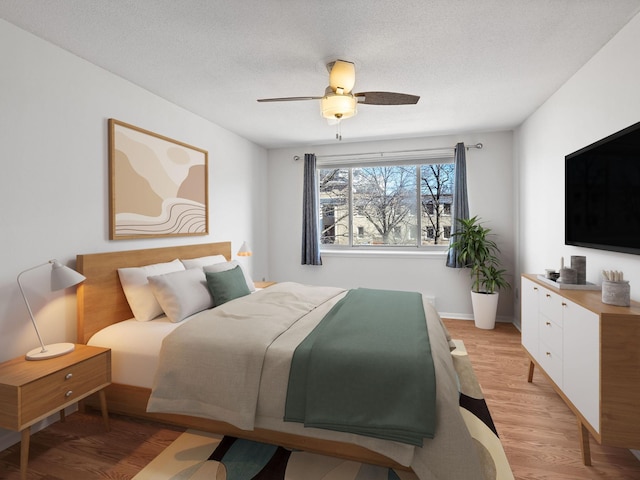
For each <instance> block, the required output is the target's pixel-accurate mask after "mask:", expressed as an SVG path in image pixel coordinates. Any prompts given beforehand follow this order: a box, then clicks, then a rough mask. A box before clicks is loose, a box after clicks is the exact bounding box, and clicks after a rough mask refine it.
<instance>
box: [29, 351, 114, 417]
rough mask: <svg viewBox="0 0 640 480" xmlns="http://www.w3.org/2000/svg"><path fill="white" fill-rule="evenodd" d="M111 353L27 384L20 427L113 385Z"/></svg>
mask: <svg viewBox="0 0 640 480" xmlns="http://www.w3.org/2000/svg"><path fill="white" fill-rule="evenodd" d="M108 362H109V355H108V352H105V353H102V354H100V355H97V356H95V357H92V358H89V359H87V360H84V361H82V362H79V363H77V364H75V365H71V366H69V367H66V368H64V369H62V370H60V371H57V372H54V373H51V374H49V375H47V376H45V377H42V378H40V379H37V380H35V381H33V382H30V383H29V384H27V385H24V387H23V389H22V394H21V398H20V403H21V408H20V409H19V410H20V412H21V418H20V419H19V423H20V425H26V424H28V423H30V422H32V421H33V420H35V419H37V418H39V417H42V416H46V415H48V414H49V413H50V412H55V411H57V410H60V406H61V405H65V404H67V403H73V402H75V401H78V400H80V399H82V398H83V397H84V396H86V395H87V394H88V393H90V392H92V391H96V390H99V389H100V388H101V387H104V386H105V385H107V384H108V383H109V382H110V378H109V371H110V367H109V364H108Z"/></svg>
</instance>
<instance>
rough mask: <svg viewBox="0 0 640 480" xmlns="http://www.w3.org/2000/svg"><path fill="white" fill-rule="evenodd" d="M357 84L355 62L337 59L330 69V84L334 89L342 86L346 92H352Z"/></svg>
mask: <svg viewBox="0 0 640 480" xmlns="http://www.w3.org/2000/svg"><path fill="white" fill-rule="evenodd" d="M355 84H356V67H355V65H354V64H353V63H351V62H347V61H344V60H336V61H335V62H334V63H333V65H332V66H331V70H330V71H329V85H330V86H331V88H332V89H333V91H334V92H335V91H337V89H338V88H341V89H342V90H343V91H344V93H350V92H351V90H353V86H354V85H355Z"/></svg>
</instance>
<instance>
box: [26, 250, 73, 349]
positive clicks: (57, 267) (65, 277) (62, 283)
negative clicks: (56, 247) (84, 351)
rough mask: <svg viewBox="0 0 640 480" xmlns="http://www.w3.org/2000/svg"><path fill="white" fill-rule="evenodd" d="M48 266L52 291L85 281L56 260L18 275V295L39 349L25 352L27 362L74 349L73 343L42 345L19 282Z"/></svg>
mask: <svg viewBox="0 0 640 480" xmlns="http://www.w3.org/2000/svg"><path fill="white" fill-rule="evenodd" d="M48 264H51V290H53V291H57V290H62V289H64V288H69V287H72V286H74V285H77V284H79V283H80V282H82V281H84V280H85V277H84V276H83V275H81V274H79V273H78V272H76V271H75V270H72V269H71V268H69V267H65V266H64V265H62V264H61V263H60V262H58V261H57V260H49V262H47V263H43V264H41V265H36V266H35V267H32V268H29V269H27V270H24V271H23V272H21V273H20V274H19V275H18V279H17V280H18V287H19V288H20V293H21V294H22V298H23V300H24V303H25V305H26V306H27V310H28V312H29V317H31V323H32V324H33V328H34V330H35V331H36V335H37V336H38V341H39V342H40V347H38V348H34V349H33V350H30V351H29V352H27V355H26V358H27V360H45V359H47V358H53V357H59V356H60V355H64V354H66V353H69V352H72V351H73V350H74V348H75V345H74V344H73V343H54V344H50V345H45V344H44V342H43V341H42V337H41V336H40V331H39V330H38V325H37V324H36V320H35V317H34V316H33V312H32V311H31V306H30V305H29V302H28V300H27V296H26V295H25V293H24V288H23V285H22V281H21V278H22V275H23V274H24V273H26V272H29V271H31V270H35V269H36V268H40V267H43V266H45V265H48Z"/></svg>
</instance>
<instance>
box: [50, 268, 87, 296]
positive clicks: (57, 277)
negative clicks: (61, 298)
mask: <svg viewBox="0 0 640 480" xmlns="http://www.w3.org/2000/svg"><path fill="white" fill-rule="evenodd" d="M51 264H52V265H51V290H53V291H54V292H55V291H57V290H62V289H64V288H69V287H73V286H74V285H78V284H79V283H81V282H84V281H85V280H86V278H85V276H84V275H82V274H80V273H78V272H76V271H75V270H73V269H71V268H69V267H65V266H64V265H62V264H61V263H60V262H58V261H57V260H51Z"/></svg>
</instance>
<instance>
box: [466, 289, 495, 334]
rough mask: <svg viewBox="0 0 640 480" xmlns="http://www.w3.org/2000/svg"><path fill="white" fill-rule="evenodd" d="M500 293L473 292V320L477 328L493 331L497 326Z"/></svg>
mask: <svg viewBox="0 0 640 480" xmlns="http://www.w3.org/2000/svg"><path fill="white" fill-rule="evenodd" d="M498 296H499V295H498V292H495V293H477V292H471V305H472V306H473V320H474V321H475V324H476V327H478V328H483V329H485V330H492V329H493V328H495V326H496V312H497V311H498Z"/></svg>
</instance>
